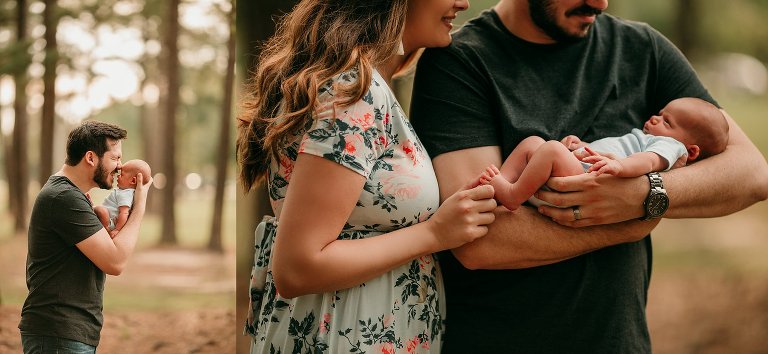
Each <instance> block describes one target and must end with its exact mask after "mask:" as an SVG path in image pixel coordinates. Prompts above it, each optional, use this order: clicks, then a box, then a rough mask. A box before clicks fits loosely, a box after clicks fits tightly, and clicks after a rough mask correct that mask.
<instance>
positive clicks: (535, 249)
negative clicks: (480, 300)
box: [453, 207, 658, 269]
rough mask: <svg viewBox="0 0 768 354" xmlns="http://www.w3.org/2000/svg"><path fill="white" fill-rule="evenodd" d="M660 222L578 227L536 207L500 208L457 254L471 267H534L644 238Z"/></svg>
mask: <svg viewBox="0 0 768 354" xmlns="http://www.w3.org/2000/svg"><path fill="white" fill-rule="evenodd" d="M657 224H658V220H651V221H628V222H623V223H618V224H611V225H601V226H592V227H584V228H578V229H576V228H570V227H565V226H561V225H558V224H556V223H553V222H552V221H551V220H549V219H547V218H546V217H544V216H542V215H541V214H539V213H538V212H536V211H535V210H534V209H532V208H528V207H522V208H519V209H517V210H515V211H512V212H511V211H509V210H507V209H506V208H498V209H497V210H496V221H494V223H493V224H492V225H491V226H490V229H489V232H488V234H487V235H486V236H485V237H483V238H481V239H479V240H477V241H474V242H472V243H469V244H466V245H464V246H462V247H459V248H456V249H454V250H453V253H454V255H455V256H456V258H457V259H458V260H459V261H460V262H461V263H462V264H463V265H464V266H465V267H467V268H469V269H517V268H530V267H536V266H540V265H546V264H551V263H556V262H560V261H563V260H566V259H569V258H573V257H576V256H579V255H582V254H585V253H588V252H591V251H594V250H597V249H601V248H604V247H608V246H612V245H616V244H620V243H625V242H634V241H638V240H641V239H642V238H643V237H644V236H645V235H647V234H649V233H650V232H651V230H653V228H654V227H655V226H656V225H657Z"/></svg>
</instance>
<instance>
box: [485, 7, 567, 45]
mask: <svg viewBox="0 0 768 354" xmlns="http://www.w3.org/2000/svg"><path fill="white" fill-rule="evenodd" d="M493 9H494V10H495V11H496V14H498V15H499V19H501V22H502V23H503V24H504V27H506V28H507V30H509V32H511V33H512V34H514V35H515V36H517V37H518V38H520V39H523V40H525V41H528V42H531V43H538V44H552V43H556V41H555V40H554V39H552V38H550V37H549V36H548V35H547V34H546V33H544V31H543V30H541V28H539V27H538V26H536V24H535V23H533V19H531V13H530V10H529V9H528V2H527V1H520V0H501V1H499V3H498V4H496V6H495V7H494V8H493Z"/></svg>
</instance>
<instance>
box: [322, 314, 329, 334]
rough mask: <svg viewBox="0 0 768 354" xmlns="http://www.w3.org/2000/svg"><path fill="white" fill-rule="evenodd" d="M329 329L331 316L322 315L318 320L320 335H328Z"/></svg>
mask: <svg viewBox="0 0 768 354" xmlns="http://www.w3.org/2000/svg"><path fill="white" fill-rule="evenodd" d="M330 329H331V314H330V313H324V314H323V317H321V318H320V333H328V331H329V330H330Z"/></svg>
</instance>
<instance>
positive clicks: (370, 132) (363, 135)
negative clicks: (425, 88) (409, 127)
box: [299, 80, 391, 178]
mask: <svg viewBox="0 0 768 354" xmlns="http://www.w3.org/2000/svg"><path fill="white" fill-rule="evenodd" d="M380 85H381V84H380V83H377V82H376V80H373V81H372V83H371V86H370V89H369V91H368V92H367V93H366V94H365V96H364V97H363V99H362V100H360V101H358V102H355V103H354V104H352V105H351V106H348V107H336V113H335V115H334V116H333V117H329V118H322V119H315V120H314V121H313V124H312V126H311V127H310V128H309V129H308V130H307V131H306V133H305V134H304V136H303V138H302V141H301V146H300V148H299V153H306V154H311V155H316V156H320V157H323V158H325V159H328V160H331V161H334V162H336V163H338V164H340V165H342V166H344V167H347V168H349V169H351V170H353V171H355V172H357V173H359V174H361V175H363V176H364V177H366V178H368V176H369V175H370V174H371V171H372V170H373V167H374V165H375V164H376V161H377V160H378V159H379V158H380V157H381V155H382V154H383V153H384V151H385V150H386V144H387V140H388V139H386V126H387V125H390V122H389V117H390V116H391V115H390V112H389V107H388V105H387V104H385V102H386V100H385V99H384V95H383V90H385V89H384V88H383V87H381V86H380Z"/></svg>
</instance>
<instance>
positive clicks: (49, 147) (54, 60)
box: [38, 0, 59, 186]
mask: <svg viewBox="0 0 768 354" xmlns="http://www.w3.org/2000/svg"><path fill="white" fill-rule="evenodd" d="M44 3H45V10H44V11H43V25H44V26H45V35H44V37H45V59H44V60H43V67H45V73H44V74H43V87H44V91H43V114H42V120H41V125H40V175H39V178H38V181H39V182H40V185H41V186H42V185H44V184H45V182H46V181H48V177H50V176H51V174H53V126H54V120H55V117H56V109H55V107H56V65H57V64H58V62H59V50H58V48H57V46H56V29H57V27H58V25H59V13H58V8H57V4H56V0H45V1H44Z"/></svg>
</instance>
